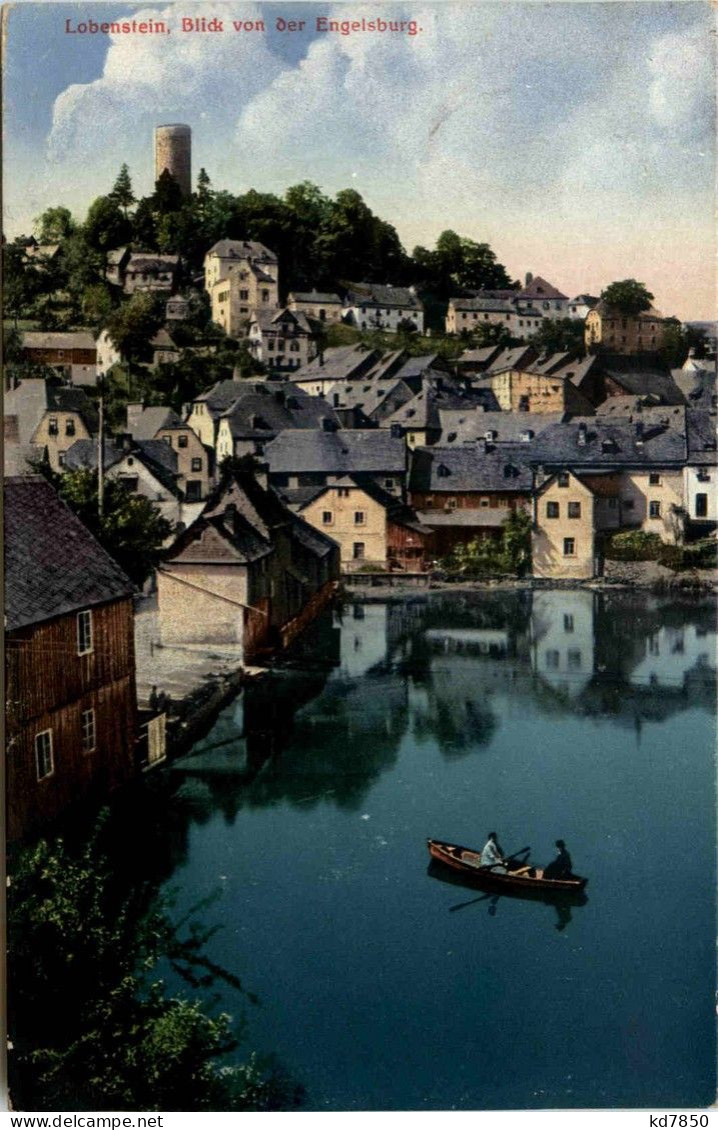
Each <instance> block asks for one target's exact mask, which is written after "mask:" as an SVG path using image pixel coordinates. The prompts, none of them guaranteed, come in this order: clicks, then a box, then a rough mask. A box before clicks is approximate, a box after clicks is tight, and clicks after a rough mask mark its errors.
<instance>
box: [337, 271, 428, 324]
mask: <svg viewBox="0 0 718 1130" xmlns="http://www.w3.org/2000/svg"><path fill="white" fill-rule="evenodd" d="M344 321H345V322H349V323H350V324H351V325H354V326H358V327H359V329H362V330H383V331H384V332H385V333H396V332H397V330H399V329H411V330H415V331H416V332H417V333H420V334H423V332H424V304H423V302H422V301H421V300H420V299H419V298H418V297H417V294H416V290H415V288H414V287H401V286H392V285H391V284H386V285H380V284H378V283H352V284H351V285H350V287H349V290H348V293H347V295H346V297H345V299H344Z"/></svg>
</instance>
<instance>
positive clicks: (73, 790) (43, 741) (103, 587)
mask: <svg viewBox="0 0 718 1130" xmlns="http://www.w3.org/2000/svg"><path fill="white" fill-rule="evenodd" d="M4 519H5V632H6V636H5V663H6V735H5V736H6V748H7V755H6V756H7V799H8V807H7V814H8V837H9V839H11V840H17V839H21V838H23V837H25V836H31V835H36V834H38V833H40V832H42V831H43V830H44V829H45V828H47V827H49V826H50V825H51V824H52V823H53V822H54V821H55V820H57V819H58V818H59V817H60V816H62V815H63V814H64V813H65V812H66V811H67V810H68V809H70V807H71V806H72V805H74V804H75V803H76V802H78V801H82V800H88V799H90V798H93V799H97V800H104V798H105V797H106V796H107V795H108V793H109V792H110V791H111V790H112V789H113V788H115V787H116V786H117V785H120V784H121V783H123V782H124V781H126V780H127V779H128V778H129V777H130V775H131V774H132V772H133V769H134V743H135V710H136V697H135V658H134V636H133V601H132V597H133V591H134V590H133V586H132V584H131V582H130V581H129V579H128V578H127V577H126V576H125V574H124V573H123V572H122V570H121V569H120V568H119V566H118V565H117V564H116V563H115V562H114V561H113V560H112V558H111V557H109V555H108V554H107V553H106V552H105V550H104V549H102V548H101V546H100V545H99V544H98V542H96V541H95V539H94V538H93V537H92V535H91V534H90V533H89V531H88V530H87V529H86V528H85V526H84V525H83V524H82V522H80V520H79V518H77V517H76V516H75V515H74V514H73V513H72V511H71V510H70V509H69V508H68V507H67V506H66V505H65V504H64V503H63V502H61V501H60V499H59V498H58V496H57V494H56V492H55V491H54V490H53V488H52V486H51V485H50V484H49V483H48V482H47V481H46V480H45V479H43V478H40V477H35V476H28V477H25V478H9V479H6V480H5V498H4ZM30 565H31V567H29V566H30Z"/></svg>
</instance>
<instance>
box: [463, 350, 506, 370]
mask: <svg viewBox="0 0 718 1130" xmlns="http://www.w3.org/2000/svg"><path fill="white" fill-rule="evenodd" d="M501 352H502V347H501V346H500V345H485V346H484V347H483V348H482V349H465V350H464V351H463V352H462V353H461V354H460V355H459V357H458V359H457V361H456V372H457V373H458V374H459V376H462V377H473V376H476V375H477V374H478V373H483V372H485V370H486V369H488V367H489V365H490V364H491V362H492V361H495V360H496V358H497V357H498V356H499V354H500V353H501Z"/></svg>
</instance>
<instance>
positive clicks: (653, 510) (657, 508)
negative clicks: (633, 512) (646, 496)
mask: <svg viewBox="0 0 718 1130" xmlns="http://www.w3.org/2000/svg"><path fill="white" fill-rule="evenodd" d="M660 516H661V504H660V502H656V500H655V499H652V500H651V501H650V502H649V503H648V517H649V518H660Z"/></svg>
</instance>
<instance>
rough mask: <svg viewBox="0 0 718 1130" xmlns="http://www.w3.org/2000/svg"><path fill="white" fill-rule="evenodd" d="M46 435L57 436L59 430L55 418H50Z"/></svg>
mask: <svg viewBox="0 0 718 1130" xmlns="http://www.w3.org/2000/svg"><path fill="white" fill-rule="evenodd" d="M47 434H48V435H50V436H56V435H59V429H58V426H57V416H51V417H50V419H49V420H48V423H47Z"/></svg>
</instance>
